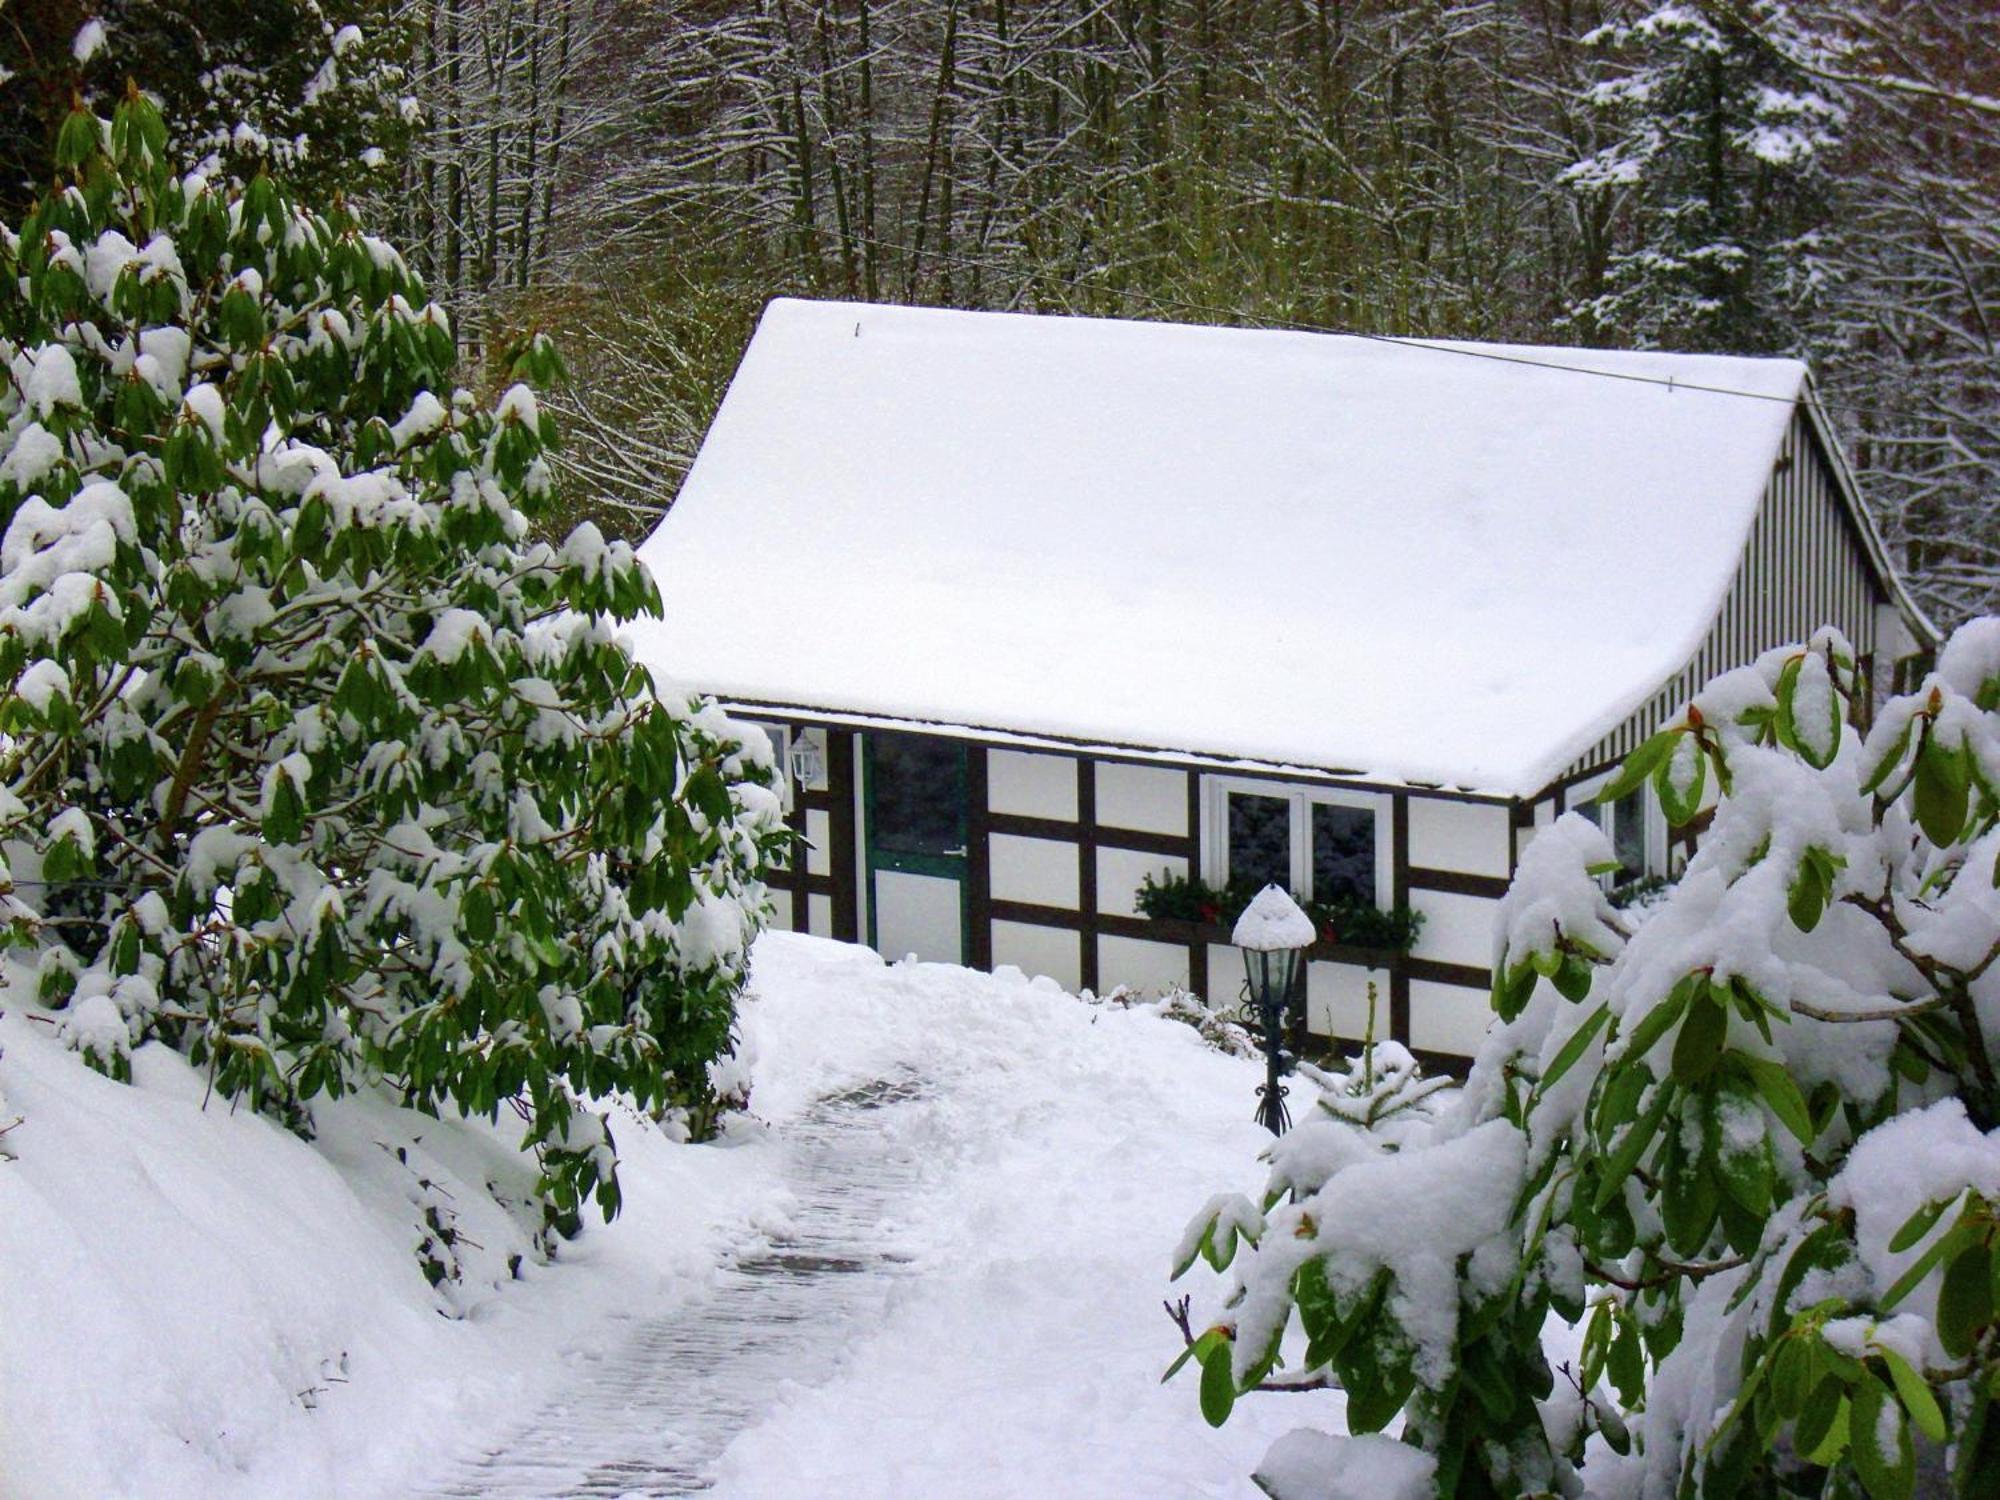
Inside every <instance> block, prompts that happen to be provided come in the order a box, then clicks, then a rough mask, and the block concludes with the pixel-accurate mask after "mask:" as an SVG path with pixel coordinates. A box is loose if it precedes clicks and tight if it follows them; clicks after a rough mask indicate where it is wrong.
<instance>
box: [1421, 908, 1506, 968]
mask: <svg viewBox="0 0 2000 1500" xmlns="http://www.w3.org/2000/svg"><path fill="white" fill-rule="evenodd" d="M1410 905H1411V906H1412V907H1414V908H1415V909H1416V910H1418V911H1420V912H1422V913H1423V914H1424V926H1423V931H1422V932H1421V933H1419V934H1418V936H1417V945H1416V947H1415V948H1413V949H1411V950H1410V951H1411V952H1412V953H1414V954H1415V955H1416V956H1417V957H1418V958H1434V959H1436V960H1438V962H1440V963H1447V964H1471V965H1472V966H1473V967H1474V968H1479V969H1484V968H1488V967H1490V966H1491V965H1492V963H1493V919H1494V917H1495V915H1497V914H1498V912H1499V910H1500V903H1499V902H1498V901H1492V900H1489V899H1487V898H1486V897H1485V896H1461V895H1458V894H1457V893H1455V892H1452V891H1417V890H1413V891H1411V892H1410Z"/></svg>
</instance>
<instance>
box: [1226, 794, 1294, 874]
mask: <svg viewBox="0 0 2000 1500" xmlns="http://www.w3.org/2000/svg"><path fill="white" fill-rule="evenodd" d="M1229 878H1230V879H1231V880H1232V881H1235V880H1243V881H1248V882H1250V883H1252V884H1254V885H1256V886H1257V887H1258V888H1259V889H1261V888H1262V887H1264V886H1267V885H1275V886H1280V887H1282V888H1283V889H1285V890H1288V891H1289V890H1290V889H1291V888H1292V804H1291V799H1290V798H1288V797H1260V796H1257V795H1255V794H1254V793H1250V792H1231V793H1230V794H1229Z"/></svg>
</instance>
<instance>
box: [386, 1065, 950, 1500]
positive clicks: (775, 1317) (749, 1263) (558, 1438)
mask: <svg viewBox="0 0 2000 1500" xmlns="http://www.w3.org/2000/svg"><path fill="white" fill-rule="evenodd" d="M918 1094H919V1090H918V1088H917V1086H916V1085H915V1084H914V1083H913V1082H911V1081H910V1080H909V1079H908V1078H907V1077H905V1078H892V1079H883V1080H879V1081H877V1082H873V1083H868V1084H864V1085H861V1086H859V1087H855V1088H850V1089H846V1090H843V1091H842V1092H839V1093H835V1094H829V1095H827V1096H825V1097H823V1098H821V1099H819V1100H818V1101H816V1102H815V1103H814V1104H813V1105H811V1106H810V1107H809V1108H807V1109H806V1110H805V1111H804V1112H803V1113H802V1114H801V1115H799V1116H798V1117H797V1118H796V1119H795V1120H793V1121H791V1122H790V1123H788V1124H787V1125H786V1126H785V1127H784V1137H785V1141H786V1148H785V1149H786V1155H785V1160H784V1174H785V1178H786V1182H787V1186H789V1187H790V1188H791V1190H792V1193H793V1195H794V1196H795V1198H796V1200H797V1205H798V1206H797V1209H796V1212H795V1213H794V1214H793V1216H792V1218H793V1223H794V1225H795V1229H794V1231H793V1232H792V1233H791V1234H790V1235H788V1236H787V1237H784V1238H781V1239H778V1240H775V1241H773V1242H772V1243H771V1244H769V1245H768V1246H767V1247H765V1248H763V1249H761V1250H758V1251H756V1252H753V1253H750V1254H746V1255H743V1256H741V1257H739V1258H738V1259H736V1260H735V1261H733V1262H732V1263H730V1264H727V1265H725V1266H724V1267H723V1268H722V1269H721V1270H720V1272H719V1273H718V1275H717V1279H716V1283H715V1285H714V1286H713V1287H712V1288H710V1289H708V1290H705V1291H704V1292H702V1293H701V1294H699V1295H698V1296H696V1297H695V1298H694V1299H693V1300H692V1301H688V1302H682V1303H679V1304H677V1305H676V1306H675V1307H674V1308H673V1309H672V1310H671V1311H670V1312H665V1313H662V1314H660V1315H658V1316H655V1317H652V1318H648V1319H645V1320H643V1321H641V1322H639V1323H638V1325H637V1326H636V1327H635V1328H634V1329H633V1331H632V1332H631V1334H630V1335H629V1336H628V1337H627V1338H626V1339H625V1340H624V1341H623V1342H622V1343H620V1344H618V1345H617V1346H616V1347H614V1348H612V1349H611V1350H609V1351H608V1352H607V1353H605V1354H604V1355H603V1356H602V1357H601V1358H600V1359H599V1360H598V1361H597V1362H596V1363H595V1364H594V1365H593V1366H592V1367H591V1368H590V1369H588V1370H587V1371H586V1372H585V1374H584V1375H583V1376H582V1378H581V1379H579V1380H577V1381H575V1382H574V1383H572V1384H571V1385H569V1386H568V1387H566V1388H565V1390H564V1392H563V1394H562V1395H561V1396H560V1397H559V1398H558V1399H556V1400H555V1401H552V1402H551V1403H550V1404H549V1405H547V1406H546V1407H544V1408H543V1409H542V1410H541V1411H540V1412H539V1413H538V1414H537V1415H536V1416H535V1417H534V1418H532V1419H531V1420H529V1421H527V1422H525V1423H523V1424H522V1426H521V1427H520V1428H519V1429H518V1430H517V1431H516V1432H514V1433H513V1434H511V1435H509V1436H508V1437H507V1438H506V1439H505V1440H504V1441H502V1442H500V1443H498V1444H497V1445H489V1446H488V1447H487V1448H486V1449H485V1450H484V1451H480V1452H477V1453H473V1454H469V1455H467V1456H465V1457H463V1458H461V1459H460V1460H459V1461H458V1463H457V1464H456V1466H455V1467H454V1468H453V1469H452V1471H451V1472H450V1473H449V1474H448V1476H447V1477H446V1478H444V1479H443V1480H442V1481H441V1482H440V1483H438V1484H437V1485H436V1486H435V1487H432V1488H427V1489H424V1490H422V1491H420V1492H419V1494H420V1495H421V1496H423V1497H425V1500H571V1497H578V1500H581V1497H613V1500H639V1497H646V1500H652V1497H657V1496H665V1495H688V1494H694V1493H697V1492H699V1491H701V1490H705V1489H707V1488H709V1486H710V1484H711V1483H712V1477H711V1466H712V1465H713V1464H714V1462H715V1460H716V1458H717V1457H718V1456H720V1454H721V1453H722V1451H723V1449H724V1448H726V1447H727V1446H728V1445H729V1443H730V1441H731V1440H732V1439H733V1438H734V1437H735V1436H736V1435H737V1434H738V1433H739V1432H741V1431H742V1430H743V1429H744V1428H745V1427H747V1426H749V1425H750V1424H751V1423H752V1422H753V1421H754V1420H755V1419H756V1418H758V1417H759V1416H761V1415H762V1414H763V1413H764V1412H765V1411H766V1410H767V1409H768V1408H769V1407H770V1406H771V1405H772V1403H773V1400H774V1399H775V1397H776V1395H777V1393H778V1392H779V1391H780V1390H781V1389H782V1388H783V1386H784V1384H785V1382H788V1381H790V1382H799V1383H804V1384H807V1385H810V1384H813V1383H815V1382H817V1381H819V1380H822V1379H824V1378H825V1377H826V1376H827V1375H828V1374H830V1373H831V1372H832V1371H833V1369H834V1368H835V1366H836V1365H837V1364H838V1362H839V1359H840V1354H841V1349H842V1346H843V1344H844V1342H845V1337H846V1335H847V1333H848V1332H849V1331H851V1330H853V1329H855V1328H856V1327H857V1326H860V1327H865V1326H866V1323H865V1322H864V1321H863V1320H866V1319H868V1317H869V1315H870V1314H871V1313H878V1312H879V1311H880V1309H881V1307H882V1304H883V1302H884V1300H885V1298H886V1297H887V1294H888V1288H889V1285H890V1283H891V1281H892V1280H893V1279H894V1278H895V1277H896V1276H897V1275H898V1274H900V1273H901V1271H902V1269H903V1263H902V1261H901V1259H900V1258H899V1257H898V1256H897V1255H896V1254H895V1253H894V1252H885V1251H884V1250H883V1249H882V1247H881V1239H882V1234H881V1225H882V1223H883V1221H884V1220H885V1219H886V1218H889V1217H891V1216H893V1215H896V1214H898V1213H899V1212H900V1211H901V1210H902V1208H903V1207H904V1205H906V1204H907V1203H908V1202H909V1200H910V1199H911V1198H912V1197H913V1196H914V1194H915V1191H916V1185H917V1163H916V1160H915V1158H914V1156H913V1154H912V1153H910V1152H909V1151H908V1150H907V1149H898V1148H897V1147H895V1146H893V1145H891V1144H889V1143H888V1141H887V1140H886V1139H885V1137H884V1135H883V1133H882V1132H881V1131H880V1129H879V1126H880V1123H881V1120H882V1111H883V1110H885V1109H889V1108H893V1107H895V1106H897V1105H901V1104H906V1103H908V1102H909V1101H911V1100H914V1099H915V1098H917V1097H918Z"/></svg>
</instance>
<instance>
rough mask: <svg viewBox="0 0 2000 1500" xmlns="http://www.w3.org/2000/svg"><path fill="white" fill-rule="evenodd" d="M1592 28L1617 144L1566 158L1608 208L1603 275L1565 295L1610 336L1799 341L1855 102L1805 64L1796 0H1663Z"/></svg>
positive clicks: (1766, 349) (1735, 342)
mask: <svg viewBox="0 0 2000 1500" xmlns="http://www.w3.org/2000/svg"><path fill="white" fill-rule="evenodd" d="M1586 40H1587V41H1588V42H1590V43H1592V44H1594V45H1596V46H1597V47H1599V48H1600V49H1602V51H1603V52H1604V53H1605V54H1606V56H1607V57H1609V58H1610V59H1612V63H1613V67H1614V68H1615V71H1614V72H1613V73H1612V75H1611V76H1610V77H1608V78H1606V79H1604V80H1602V81H1600V82H1599V83H1598V84H1597V85H1596V86H1595V88H1594V89H1593V90H1592V92H1591V94H1590V102H1591V104H1592V105H1593V106H1594V107H1595V108H1596V109H1597V110H1598V111H1599V112H1600V113H1601V114H1603V115H1604V116H1605V117H1606V122H1607V127H1608V129H1609V130H1610V132H1611V140H1610V143H1609V144H1608V145H1606V146H1604V147H1603V148H1602V149H1599V150H1597V151H1594V152H1593V153H1592V154H1590V155H1589V156H1587V157H1585V158H1584V159H1583V160H1581V161H1579V162H1577V163H1575V164H1574V165H1573V166H1571V167H1570V169H1569V170H1568V172H1567V174H1566V179H1567V181H1568V183H1569V185H1570V187H1571V188H1572V189H1573V190H1574V191H1576V192H1579V193H1582V194H1585V195H1591V196H1598V197H1603V198H1608V199H1609V200H1610V201H1611V202H1612V203H1613V204H1614V205H1615V209H1614V214H1613V217H1614V223H1615V225H1616V228H1615V229H1614V239H1613V251H1612V254H1611V256H1610V258H1609V261H1608V263H1607V264H1606V267H1605V270H1604V277H1603V283H1602V285H1601V287H1597V288H1594V289H1586V293H1585V295H1584V296H1583V298H1582V299H1581V300H1579V301H1578V302H1577V303H1576V304H1575V305H1574V306H1573V307H1572V308H1571V316H1572V318H1573V319H1574V320H1575V321H1576V322H1577V323H1578V324H1579V325H1580V326H1582V327H1583V328H1584V329H1585V330H1586V331H1588V332H1589V333H1591V334H1592V335H1593V336H1595V337H1598V338H1601V339H1604V340H1606V341H1609V342H1614V343H1634V344H1638V345H1640V346H1642V347H1649V348H1664V349H1677V350H1694V351H1700V350H1716V351H1722V352H1729V353H1737V354H1758V353H1797V352H1802V351H1801V347H1800V346H1801V343H1802V339H1803V330H1804V328H1805V327H1806V324H1807V322H1808V320H1809V317H1810V315H1811V313H1812V312H1813V310H1814V309H1815V307H1816V306H1817V304H1818V303H1819V302H1820V300H1821V299H1822V298H1823V296H1824V294H1825V292H1826V290H1827V280H1828V278H1829V276H1830V275H1831V274H1832V273H1831V267H1832V264H1833V260H1832V257H1831V255H1830V253H1829V252H1830V250H1831V245H1830V244H1829V243H1828V240H1827V235H1826V230H1827V225H1828V220H1829V208H1830V189H1829V186H1828V173H1827V157H1828V156H1829V155H1830V154H1831V149H1832V147H1833V146H1834V145H1835V143H1836V142H1837V140H1838V135H1839V131H1840V127H1841V124H1842V122H1843V119H1844V116H1845V111H1844V109H1843V107H1842V106H1841V104H1840V102H1839V101H1838V100H1837V99H1835V98H1833V97H1832V96H1831V95H1830V93H1829V90H1828V86H1827V85H1826V84H1824V83H1822V82H1818V81H1816V80H1814V79H1813V78H1812V77H1811V76H1810V75H1809V74H1808V73H1807V72H1806V71H1805V70H1804V69H1803V68H1802V67H1801V66H1800V62H1801V54H1802V53H1810V52H1811V50H1812V48H1813V45H1814V44H1813V41H1812V38H1811V37H1810V36H1809V35H1807V34H1806V33H1805V31H1804V28H1803V27H1802V26H1801V24H1800V23H1799V22H1798V20H1797V18H1796V17H1795V16H1794V15H1793V14H1792V6H1791V5H1790V3H1789V0H1749V3H1746V4H1742V5H1735V4H1731V5H1706V4H1686V3H1682V0H1662V3H1657V4H1653V5H1651V6H1649V7H1646V8H1645V13H1644V14H1643V15H1641V16H1639V17H1638V19H1636V20H1632V21H1621V22H1614V23H1611V24H1607V25H1605V26H1602V27H1600V28H1598V29H1597V30H1596V31H1594V32H1592V33H1591V34H1590V35H1589V36H1588V37H1587V38H1586Z"/></svg>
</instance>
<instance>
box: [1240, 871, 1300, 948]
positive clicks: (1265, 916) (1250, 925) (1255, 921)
mask: <svg viewBox="0 0 2000 1500" xmlns="http://www.w3.org/2000/svg"><path fill="white" fill-rule="evenodd" d="M1316 936H1317V933H1315V931H1314V930H1313V924H1312V918H1311V917H1309V916H1307V915H1306V914H1305V912H1303V911H1302V910H1300V908H1299V903H1298V902H1296V901H1294V900H1293V899H1292V898H1291V896H1290V895H1289V894H1287V893H1286V891H1285V889H1284V887H1282V886H1276V885H1267V886H1265V887H1264V889H1263V890H1261V891H1259V892H1258V893H1257V897H1256V899H1255V900H1253V901H1252V902H1251V903H1250V904H1249V905H1248V906H1246V907H1244V908H1243V915H1242V916H1240V917H1238V918H1237V919H1236V930H1235V931H1234V932H1233V933H1231V934H1230V937H1229V941H1230V942H1232V943H1234V944H1235V945H1236V946H1237V947H1238V948H1247V949H1249V950H1250V951H1251V952H1254V953H1273V952H1276V951H1277V950H1278V949H1280V948H1310V947H1311V946H1312V943H1313V939H1314V937H1316Z"/></svg>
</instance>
